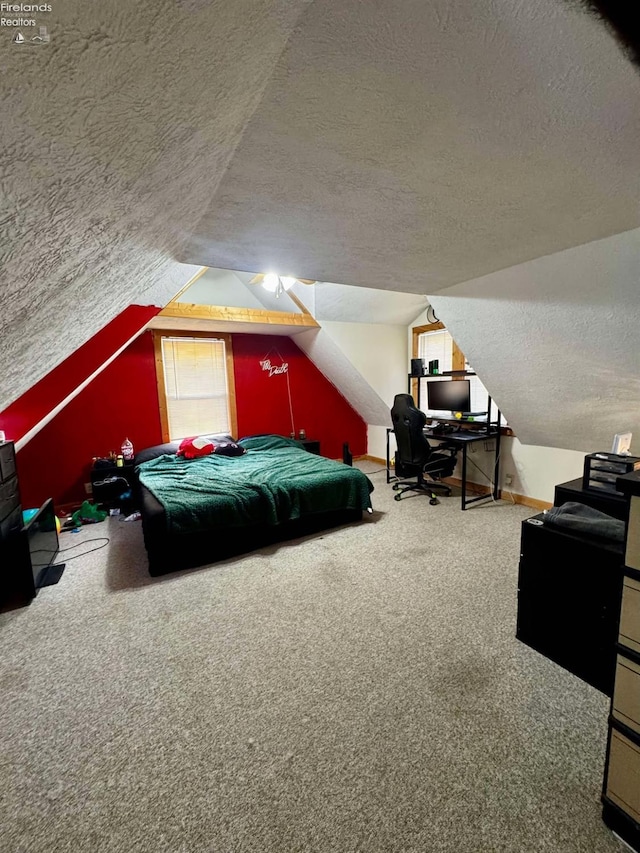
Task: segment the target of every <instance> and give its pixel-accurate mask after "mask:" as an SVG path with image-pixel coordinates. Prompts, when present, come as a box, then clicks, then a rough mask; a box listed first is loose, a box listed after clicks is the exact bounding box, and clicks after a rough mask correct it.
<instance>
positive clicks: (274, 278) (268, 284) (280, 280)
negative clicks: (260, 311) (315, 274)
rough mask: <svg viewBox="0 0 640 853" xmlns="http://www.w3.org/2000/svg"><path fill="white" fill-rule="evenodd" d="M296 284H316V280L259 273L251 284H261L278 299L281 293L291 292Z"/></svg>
mask: <svg viewBox="0 0 640 853" xmlns="http://www.w3.org/2000/svg"><path fill="white" fill-rule="evenodd" d="M296 282H299V283H300V284H315V280H313V279H310V278H295V276H292V275H278V273H275V272H268V273H258V274H257V275H254V277H253V278H252V279H251V281H250V282H249V284H261V285H262V286H263V287H264V289H265V290H268V291H269V292H270V293H275V295H276V297H278V296H280V294H281V293H285V292H286V291H287V290H291V288H292V287H293V285H294V284H295V283H296Z"/></svg>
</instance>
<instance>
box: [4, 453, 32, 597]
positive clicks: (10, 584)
mask: <svg viewBox="0 0 640 853" xmlns="http://www.w3.org/2000/svg"><path fill="white" fill-rule="evenodd" d="M22 528H23V524H22V504H21V502H20V489H19V485H18V471H17V468H16V449H15V445H14V443H13V442H12V441H4V442H1V443H0V608H6V607H10V606H12V605H18V604H25V603H27V602H28V601H31V599H32V598H33V597H34V595H35V587H34V583H33V572H32V570H31V560H30V557H29V547H28V544H27V541H26V537H25V536H24V534H23V532H22Z"/></svg>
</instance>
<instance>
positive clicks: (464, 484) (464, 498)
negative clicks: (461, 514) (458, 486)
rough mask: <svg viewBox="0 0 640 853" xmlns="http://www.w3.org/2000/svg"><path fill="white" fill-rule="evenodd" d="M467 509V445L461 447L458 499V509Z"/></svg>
mask: <svg viewBox="0 0 640 853" xmlns="http://www.w3.org/2000/svg"><path fill="white" fill-rule="evenodd" d="M466 508H467V443H466V441H465V443H464V444H463V445H462V495H461V497H460V509H461V510H465V509H466Z"/></svg>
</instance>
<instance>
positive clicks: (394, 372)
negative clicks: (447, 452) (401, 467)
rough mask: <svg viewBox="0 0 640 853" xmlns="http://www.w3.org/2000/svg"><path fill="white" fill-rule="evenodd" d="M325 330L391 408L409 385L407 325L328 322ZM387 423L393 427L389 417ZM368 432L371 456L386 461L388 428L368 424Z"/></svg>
mask: <svg viewBox="0 0 640 853" xmlns="http://www.w3.org/2000/svg"><path fill="white" fill-rule="evenodd" d="M322 328H323V329H324V331H325V332H326V333H327V334H328V335H329V336H330V337H331V339H332V341H333V342H334V343H335V344H336V345H337V346H338V347H339V348H340V349H341V350H342V352H343V353H344V354H345V356H346V357H347V358H348V359H349V361H350V362H351V364H353V366H354V367H355V368H356V369H357V370H358V372H359V373H361V374H362V376H363V377H364V378H365V379H366V381H367V382H368V383H369V385H370V386H371V387H372V388H373V390H374V391H375V392H376V393H377V394H378V395H379V396H380V397H381V398H382V400H383V401H384V403H385V404H386V405H387V406H388V407H389V408H391V406H392V404H393V398H394V396H395V395H396V394H398V393H401V392H403V391H405V389H406V386H407V355H406V340H407V329H406V326H404V325H402V326H399V325H398V326H396V325H385V324H382V323H338V322H330V321H326V320H325V321H323V323H322ZM387 422H388V425H389V426H391V416H390V415H389V417H388V418H387ZM367 431H368V452H369V454H370V455H371V456H378V457H379V458H381V459H384V457H385V453H386V427H385V426H383V425H382V424H368V425H367Z"/></svg>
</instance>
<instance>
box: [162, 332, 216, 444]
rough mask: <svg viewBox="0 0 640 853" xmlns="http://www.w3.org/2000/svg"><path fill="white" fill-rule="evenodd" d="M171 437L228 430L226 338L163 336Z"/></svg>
mask: <svg viewBox="0 0 640 853" xmlns="http://www.w3.org/2000/svg"><path fill="white" fill-rule="evenodd" d="M162 362H163V366H164V381H165V393H166V399H167V419H168V422H169V437H170V440H171V441H177V440H179V439H182V438H186V437H187V436H192V435H203V434H208V433H217V432H229V427H230V418H229V389H228V385H227V367H226V352H225V345H224V341H223V340H218V339H215V338H162Z"/></svg>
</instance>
